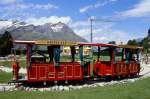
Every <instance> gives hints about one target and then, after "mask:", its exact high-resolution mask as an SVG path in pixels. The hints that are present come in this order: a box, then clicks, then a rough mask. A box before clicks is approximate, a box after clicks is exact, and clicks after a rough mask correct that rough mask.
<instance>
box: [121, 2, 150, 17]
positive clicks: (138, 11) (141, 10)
mask: <svg viewBox="0 0 150 99" xmlns="http://www.w3.org/2000/svg"><path fill="white" fill-rule="evenodd" d="M120 14H121V16H123V17H142V16H149V15H150V0H140V2H139V3H138V4H136V5H134V7H133V8H131V9H129V10H126V11H123V12H121V13H120Z"/></svg>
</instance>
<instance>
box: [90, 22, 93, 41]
mask: <svg viewBox="0 0 150 99" xmlns="http://www.w3.org/2000/svg"><path fill="white" fill-rule="evenodd" d="M90 21H91V43H92V42H93V27H92V24H93V20H92V19H90Z"/></svg>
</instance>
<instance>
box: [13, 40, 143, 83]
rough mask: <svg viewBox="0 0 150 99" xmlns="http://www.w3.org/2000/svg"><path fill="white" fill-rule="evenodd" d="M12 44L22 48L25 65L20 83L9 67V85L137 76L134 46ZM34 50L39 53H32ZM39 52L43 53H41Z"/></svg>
mask: <svg viewBox="0 0 150 99" xmlns="http://www.w3.org/2000/svg"><path fill="white" fill-rule="evenodd" d="M14 43H16V44H25V45H26V64H27V65H26V69H27V75H26V77H24V79H20V78H18V77H19V74H18V72H19V69H18V67H17V66H18V65H16V67H15V66H13V67H14V68H13V72H14V73H13V74H14V78H15V79H14V80H13V81H16V82H20V81H22V80H23V81H25V82H27V83H34V82H44V83H45V82H57V81H83V80H85V79H86V80H90V78H91V77H94V78H95V77H98V78H100V79H101V78H105V79H107V78H109V79H113V78H116V77H117V78H126V77H135V76H138V75H139V72H140V62H139V53H140V50H141V49H142V47H138V46H130V45H112V44H102V43H82V42H71V41H58V40H37V41H19V40H16V41H14ZM37 46H40V47H37ZM64 46H65V48H64ZM37 48H39V50H35V49H37ZM85 48H86V49H85ZM41 49H45V50H44V52H41V51H40V50H41ZM64 49H67V50H64ZM68 52H69V53H68ZM69 57H70V58H69Z"/></svg>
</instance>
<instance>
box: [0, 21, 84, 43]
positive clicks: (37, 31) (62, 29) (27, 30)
mask: <svg viewBox="0 0 150 99" xmlns="http://www.w3.org/2000/svg"><path fill="white" fill-rule="evenodd" d="M0 23H4V21H1V22H0ZM5 23H6V26H4V25H3V26H0V34H3V33H4V32H5V31H9V32H10V33H11V35H12V37H13V38H14V39H17V40H38V39H53V40H69V41H80V42H86V40H85V39H84V38H82V37H80V36H78V35H77V34H75V33H74V31H73V30H72V29H71V28H69V27H68V26H67V25H66V24H63V23H61V22H59V23H56V24H51V23H46V24H44V25H37V26H36V25H32V24H27V23H25V22H19V21H15V22H12V23H11V22H6V21H5Z"/></svg>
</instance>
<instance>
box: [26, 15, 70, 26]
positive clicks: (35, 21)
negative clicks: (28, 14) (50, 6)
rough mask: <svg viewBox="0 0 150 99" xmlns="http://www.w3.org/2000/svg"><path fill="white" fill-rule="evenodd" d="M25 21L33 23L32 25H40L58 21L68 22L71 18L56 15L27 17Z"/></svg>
mask: <svg viewBox="0 0 150 99" xmlns="http://www.w3.org/2000/svg"><path fill="white" fill-rule="evenodd" d="M25 21H26V22H27V23H30V24H34V25H42V24H45V23H58V22H62V23H65V24H68V23H69V22H71V21H72V20H71V18H70V17H69V16H66V17H57V16H50V17H40V18H34V17H32V18H28V19H26V20H25Z"/></svg>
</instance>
